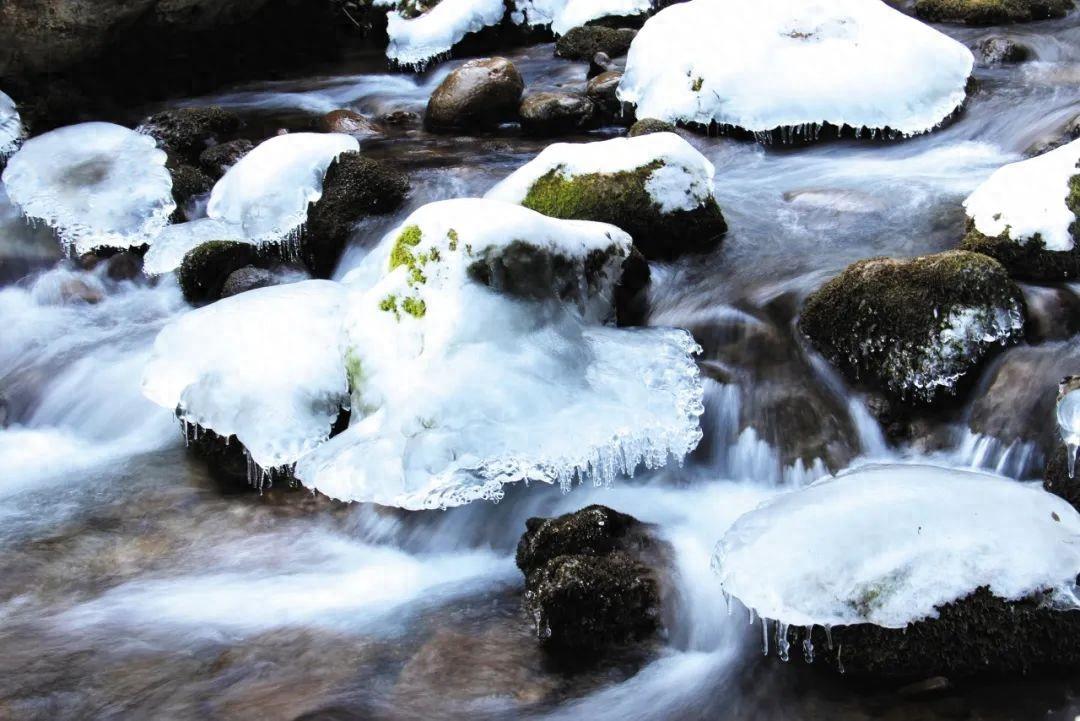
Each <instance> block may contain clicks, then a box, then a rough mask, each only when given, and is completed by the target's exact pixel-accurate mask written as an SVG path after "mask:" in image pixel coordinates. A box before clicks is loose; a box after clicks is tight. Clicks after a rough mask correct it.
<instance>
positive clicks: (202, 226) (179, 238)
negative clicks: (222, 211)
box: [143, 218, 247, 275]
mask: <svg viewBox="0 0 1080 721" xmlns="http://www.w3.org/2000/svg"><path fill="white" fill-rule="evenodd" d="M211 240H239V241H246V240H247V239H246V238H245V237H244V232H243V230H242V229H241V228H240V226H238V225H231V224H229V223H222V222H221V221H220V220H214V219H213V218H199V219H198V220H192V221H188V222H187V223H177V224H176V225H168V226H166V227H165V228H164V229H163V230H162V231H161V232H160V233H159V234H158V235H157V237H155V238H154V240H153V243H152V244H151V245H150V249H149V250H147V251H146V255H145V256H144V257H143V271H144V272H146V273H147V274H149V275H161V274H163V273H171V272H172V271H174V270H176V269H177V268H179V267H180V264H181V263H182V262H183V260H184V256H185V255H187V254H188V251H191V250H194V249H195V248H198V247H199V246H200V245H202V244H203V243H208V242H210V241H211Z"/></svg>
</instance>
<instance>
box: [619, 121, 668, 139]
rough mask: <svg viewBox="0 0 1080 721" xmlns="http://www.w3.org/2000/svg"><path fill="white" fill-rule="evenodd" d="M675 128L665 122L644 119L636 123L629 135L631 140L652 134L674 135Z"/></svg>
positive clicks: (631, 127)
mask: <svg viewBox="0 0 1080 721" xmlns="http://www.w3.org/2000/svg"><path fill="white" fill-rule="evenodd" d="M674 132H675V126H674V125H672V124H671V123H668V122H666V121H663V120H657V119H656V118H642V119H641V120H638V121H637V122H636V123H634V124H633V125H631V126H630V130H629V132H628V133H627V135H629V136H630V137H631V138H636V137H638V136H639V135H650V134H652V133H674Z"/></svg>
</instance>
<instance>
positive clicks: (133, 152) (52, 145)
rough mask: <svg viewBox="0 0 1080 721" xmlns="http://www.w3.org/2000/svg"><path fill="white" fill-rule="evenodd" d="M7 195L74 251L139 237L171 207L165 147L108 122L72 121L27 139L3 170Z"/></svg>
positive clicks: (136, 241)
mask: <svg viewBox="0 0 1080 721" xmlns="http://www.w3.org/2000/svg"><path fill="white" fill-rule="evenodd" d="M3 181H4V186H5V187H6V189H7V194H8V197H9V198H10V199H11V200H12V202H14V203H15V204H16V205H18V206H19V208H20V209H21V210H22V212H23V214H24V215H26V216H27V217H29V218H32V219H36V220H40V221H42V222H44V223H46V224H47V225H49V226H50V227H52V228H54V229H55V230H56V231H57V233H58V234H59V235H60V238H61V240H63V241H64V242H65V243H66V244H67V245H68V246H69V247H70V249H72V250H73V251H74V252H75V253H85V252H88V251H91V250H93V249H94V248H98V247H102V246H106V247H115V248H130V247H137V246H140V245H143V244H145V243H148V242H150V240H151V239H152V238H153V237H154V236H155V235H157V234H158V232H159V231H160V230H161V229H162V228H164V227H165V225H166V223H168V221H169V216H170V215H171V214H172V212H173V211H174V210H175V209H176V203H175V202H174V201H173V197H172V178H171V177H170V176H169V171H168V170H167V169H166V168H165V153H164V151H162V150H159V149H158V148H157V146H156V145H155V143H154V139H153V138H150V137H148V136H146V135H142V134H141V133H136V132H135V131H134V130H129V129H127V128H124V127H121V126H119V125H113V124H111V123H83V124H81V125H71V126H68V127H65V128H60V129H58V130H53V131H51V132H48V133H45V134H44V135H39V136H37V137H35V138H32V139H30V140H27V141H26V142H25V143H24V144H23V146H22V148H20V149H19V151H18V152H16V153H15V154H14V155H13V156H12V157H11V159H10V160H9V161H8V165H7V169H6V170H5V171H4V175H3Z"/></svg>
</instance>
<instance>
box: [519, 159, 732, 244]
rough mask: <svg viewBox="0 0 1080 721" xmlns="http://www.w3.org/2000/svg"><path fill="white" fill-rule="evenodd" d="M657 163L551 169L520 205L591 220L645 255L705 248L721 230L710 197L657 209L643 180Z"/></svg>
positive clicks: (715, 241)
mask: <svg viewBox="0 0 1080 721" xmlns="http://www.w3.org/2000/svg"><path fill="white" fill-rule="evenodd" d="M661 167H663V163H662V162H661V161H655V162H653V163H650V164H648V165H645V166H642V167H640V168H635V169H634V170H626V171H620V172H617V173H588V174H584V175H576V176H573V177H565V176H564V175H562V173H561V172H560V168H555V169H553V170H551V171H550V172H548V173H546V174H545V175H543V176H542V177H540V178H539V179H538V180H537V181H536V182H535V183H533V185H532V187H531V188H530V189H529V192H528V194H527V195H526V196H525V199H524V200H523V201H522V205H524V206H525V207H527V208H531V209H532V210H535V211H537V212H540V213H543V214H544V215H547V216H551V217H553V218H564V219H574V220H596V221H600V222H603V223H611V224H613V225H616V226H618V227H620V228H622V229H623V230H625V231H626V232H627V233H629V234H630V235H631V237H632V238H633V239H634V245H635V246H637V248H638V249H639V250H641V252H642V253H643V254H644V255H645V257H646V258H654V259H671V258H674V257H676V256H678V255H681V254H683V253H686V252H703V251H706V250H711V249H712V248H714V247H716V245H717V244H718V243H719V242H720V238H721V236H722V235H723V234H724V232H725V231H726V230H727V224H726V223H725V222H724V216H723V214H722V213H721V212H720V208H719V207H718V206H717V205H716V201H715V200H713V199H712V198H711V197H710V198H709V200H708V201H707V202H706V203H705V204H704V205H702V206H700V207H698V208H695V209H694V210H679V211H674V212H671V213H662V212H661V210H660V207H659V205H657V203H656V202H655V201H654V200H653V199H652V197H651V196H650V195H649V192H648V190H647V187H646V183H647V182H648V180H649V177H650V176H651V175H652V173H653V172H654V171H655V170H657V169H659V168H661Z"/></svg>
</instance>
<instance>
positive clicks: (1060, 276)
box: [961, 140, 1080, 280]
mask: <svg viewBox="0 0 1080 721" xmlns="http://www.w3.org/2000/svg"><path fill="white" fill-rule="evenodd" d="M964 208H965V210H966V211H967V215H968V232H967V235H966V236H965V237H964V240H963V243H962V244H961V247H962V248H964V249H965V250H971V251H975V252H978V253H985V254H986V255H989V256H991V257H993V258H996V259H997V260H999V261H1001V263H1002V264H1004V265H1005V267H1007V268H1008V269H1009V272H1010V273H1011V274H1012V275H1013V276H1015V277H1017V278H1025V279H1031V280H1065V279H1070V278H1076V277H1080V248H1078V247H1077V243H1076V239H1077V237H1080V140H1074V141H1072V142H1071V143H1069V144H1067V145H1064V146H1062V147H1060V148H1057V149H1055V150H1051V151H1050V152H1048V153H1044V154H1043V155H1039V156H1037V157H1035V158H1030V159H1028V160H1022V161H1020V162H1017V163H1010V164H1009V165H1005V166H1003V167H1001V168H999V169H998V170H996V171H995V172H994V174H993V175H991V176H990V177H989V178H988V179H987V180H986V181H985V182H984V183H983V184H982V185H980V186H979V187H978V188H976V189H975V191H974V192H973V193H972V194H971V195H969V196H968V197H967V199H966V200H965V201H964Z"/></svg>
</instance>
